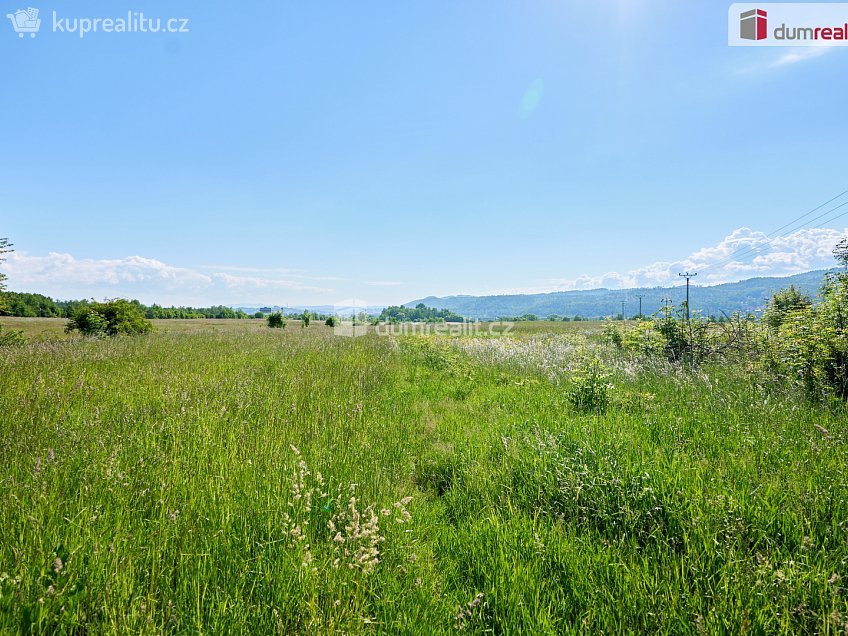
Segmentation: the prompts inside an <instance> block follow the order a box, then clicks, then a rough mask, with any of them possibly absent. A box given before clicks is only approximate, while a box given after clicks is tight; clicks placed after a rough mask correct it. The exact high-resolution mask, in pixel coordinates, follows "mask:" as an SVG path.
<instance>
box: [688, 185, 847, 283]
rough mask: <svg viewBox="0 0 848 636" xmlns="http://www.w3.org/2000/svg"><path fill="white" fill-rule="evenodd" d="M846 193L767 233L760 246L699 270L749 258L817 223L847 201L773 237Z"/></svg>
mask: <svg viewBox="0 0 848 636" xmlns="http://www.w3.org/2000/svg"><path fill="white" fill-rule="evenodd" d="M846 193H848V190H845V191H843V192H841V193H839V194H838V195H836V196H835V197H833V198H832V199H829V200H828V201H825V202H824V203H822V204H821V205H818V206H816V207H815V208H813V209H812V210H810V211H809V212H806V213H804V214H802V215H801V216H799V217H798V218H797V219H795V220H793V221H790V222H789V223H786V224H784V225H782V226H780V227H779V228H777V229H776V230H772V231H771V232H769V233H768V234H766V241H765V243H761V244H759V245H754V246H750V245H749V246H746V247H740V248H739V249H737V250H735V251H733V252H731V253H730V254H729V255H727V256H726V257H724V258H723V259H721V260H719V261H717V262H715V263H710V264H709V265H705V266H704V267H703V268H701V269H702V271H704V270H709V269H714V268H716V267H721V266H722V265H726V264H727V263H730V262H732V261H733V260H735V259H738V258H744V257H745V256H750V255H751V254H753V253H755V252H757V251H758V250H760V249H762V248H764V247H767V246H769V245H772V244H773V243H774V242H775V241H776V240H777V239H779V238H784V237H786V236H788V235H789V234H791V233H793V232H797V231H798V230H800V229H802V228H804V227H805V226H807V225H809V224H810V223H812V222H814V221H817V220H819V219H821V218H823V217H825V216H827V215H828V214H830V213H831V212H834V211H836V210H838V209H839V208H841V207H843V206H846V205H848V201H845V202H843V203H840V204H839V205H837V206H835V207H833V208H831V209H830V210H828V211H827V212H823V213H822V214H819V215H818V216H815V217H813V218H812V219H809V220H807V221H805V222H804V223H802V224H801V225H799V226H798V227H795V228H792V229H790V230H788V231H787V232H784V233H783V234H780V235H778V236H774V235H775V234H777V233H778V232H780V231H781V230H783V229H785V228H788V227H790V226H793V225H795V224H796V223H797V222H798V221H800V220H801V219H803V218H805V217H807V216H809V215H810V214H813V213H814V212H817V211H818V210H820V209H822V208H823V207H824V206H826V205H828V204H829V203H833V202H834V201H836V200H837V199H839V198H840V197H842V196H843V195H845V194H846ZM842 216H844V215H843V214H840V215H838V216H835V217H833V218H832V219H828V220H826V221H824V222H823V223H822V224H821V225H819V226H816V228H812V229H817V228H819V227H822V226H823V225H827V224H828V223H831V222H833V221H835V220H836V219H838V218H840V217H842ZM769 237H773V238H769Z"/></svg>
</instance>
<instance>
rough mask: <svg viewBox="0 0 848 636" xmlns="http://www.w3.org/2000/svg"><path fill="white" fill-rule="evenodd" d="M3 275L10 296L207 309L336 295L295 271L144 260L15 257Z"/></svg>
mask: <svg viewBox="0 0 848 636" xmlns="http://www.w3.org/2000/svg"><path fill="white" fill-rule="evenodd" d="M245 270H246V271H250V270H249V268H245ZM0 271H2V272H3V273H4V274H6V275H7V276H8V277H9V280H8V285H9V288H10V289H12V290H20V291H31V292H38V293H42V294H47V295H49V296H53V297H54V298H59V299H68V298H111V297H118V296H124V297H130V298H138V299H139V300H141V301H142V302H146V303H153V302H156V303H160V304H177V305H188V304H193V305H209V304H220V303H237V302H257V303H263V302H264V303H268V302H280V301H283V300H285V298H280V296H281V295H283V294H285V293H286V292H289V293H291V292H297V293H300V294H309V295H317V296H323V295H326V294H332V293H333V290H332V289H327V288H324V287H317V286H313V285H309V284H305V283H304V279H305V278H307V276H306V275H302V274H292V273H291V272H293V271H297V270H286V269H282V268H280V269H278V270H268V271H267V273H268V276H239V275H234V274H229V273H226V272H220V271H218V272H213V273H209V274H206V273H203V272H200V271H197V270H195V269H190V268H187V267H176V266H173V265H168V264H167V263H163V262H162V261H159V260H157V259H154V258H146V257H143V256H128V257H126V258H118V259H78V258H75V257H74V256H72V255H71V254H65V253H60V252H51V253H49V254H47V255H46V256H35V255H30V254H28V253H26V252H12V253H10V254H8V255H7V260H6V262H5V263H2V264H0ZM257 271H262V270H257ZM275 274H276V275H275Z"/></svg>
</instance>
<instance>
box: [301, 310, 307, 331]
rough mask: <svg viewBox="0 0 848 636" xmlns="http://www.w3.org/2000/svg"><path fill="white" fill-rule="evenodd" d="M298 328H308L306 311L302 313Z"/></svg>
mask: <svg viewBox="0 0 848 636" xmlns="http://www.w3.org/2000/svg"><path fill="white" fill-rule="evenodd" d="M300 326H301V327H308V326H309V312H308V311H304V312H303V317H302V318H301V320H300Z"/></svg>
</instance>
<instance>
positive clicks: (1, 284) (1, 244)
mask: <svg viewBox="0 0 848 636" xmlns="http://www.w3.org/2000/svg"><path fill="white" fill-rule="evenodd" d="M11 247H12V244H11V243H9V239H7V238H0V263H2V262H3V261H5V260H6V258H5V257H4V256H3V254H8V253H9V252H13V251H14V250H12V249H11ZM5 291H6V274H4V273H3V272H0V314H2V313H4V311H5V310H6V295H5V293H4V292H5Z"/></svg>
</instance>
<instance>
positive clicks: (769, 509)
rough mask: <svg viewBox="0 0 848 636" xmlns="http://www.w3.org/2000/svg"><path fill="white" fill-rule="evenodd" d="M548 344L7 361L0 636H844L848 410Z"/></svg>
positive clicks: (54, 354) (272, 345)
mask: <svg viewBox="0 0 848 636" xmlns="http://www.w3.org/2000/svg"><path fill="white" fill-rule="evenodd" d="M3 324H4V326H6V325H7V324H8V319H4V321H3ZM19 324H20V323H19ZM61 324H63V323H61V322H60V323H59V329H58V331H59V332H61ZM540 324H544V323H539V324H531V325H530V326H525V325H520V326H519V328H518V329H517V330H516V332H515V333H514V335H513V337H511V338H509V339H500V338H463V339H459V340H456V341H454V340H450V339H447V338H439V337H432V336H409V337H400V338H396V339H391V338H381V337H377V336H375V335H369V336H366V337H363V338H357V339H346V338H339V337H333V335H332V330H331V329H329V328H325V327H324V326H322V325H313V326H312V327H310V328H309V329H300V328H299V327H298V328H296V329H295V328H292V324H291V323H290V324H289V326H288V327H287V328H286V329H284V330H282V331H277V330H270V329H266V328H264V327H262V325H261V323H260V322H258V321H256V322H254V321H162V322H161V324H160V325H157V326H159V327H160V328H159V329H158V330H157V332H155V333H154V334H152V335H150V336H146V337H139V338H121V339H115V340H81V339H74V340H68V341H45V342H34V343H32V344H28V345H26V346H24V347H18V348H8V349H5V350H2V351H0V448H2V449H3V459H4V462H3V466H2V468H0V501H2V502H3V505H2V508H0V579H2V582H0V594H1V595H2V596H0V631H9V632H18V631H20V632H33V633H45V632H51V633H52V632H60V633H62V632H80V633H81V632H93V633H158V632H173V633H184V632H203V633H363V632H373V633H420V634H432V633H452V632H454V631H456V630H457V629H462V630H464V631H466V632H468V633H501V634H522V633H526V634H538V633H550V634H561V633H632V632H649V631H650V632H659V633H699V632H704V633H734V634H735V633H787V634H788V633H799V632H801V633H804V632H806V633H843V632H844V631H845V629H846V626H848V623H846V621H848V595H846V591H845V588H844V587H843V586H844V585H845V582H846V580H848V578H846V577H848V567H846V563H848V549H847V548H848V537H846V527H845V525H846V523H848V475H846V471H847V470H848V469H847V468H846V466H848V448H846V435H848V426H846V418H845V413H844V412H839V413H835V412H832V411H826V410H823V409H821V408H819V407H816V406H812V405H809V404H807V403H805V402H803V401H802V400H801V399H800V398H797V397H795V396H793V395H788V394H782V393H779V392H777V391H776V390H774V389H771V388H769V387H768V386H767V385H760V383H758V382H757V381H756V378H755V377H753V376H752V375H751V374H750V373H748V372H747V370H746V369H745V368H744V367H743V366H742V365H738V366H727V365H726V366H715V367H705V368H701V369H699V370H697V371H696V372H688V371H683V370H680V369H676V368H674V367H670V366H668V365H666V364H661V363H647V364H644V363H634V362H633V361H629V360H620V359H617V358H616V357H615V356H614V355H613V354H612V352H610V351H608V350H607V349H606V348H605V347H604V346H603V345H602V344H600V343H599V342H598V341H597V340H596V338H595V333H596V331H597V325H595V326H594V328H593V327H591V326H585V327H584V326H582V325H581V328H580V329H570V330H565V329H559V330H558V332H557V333H554V332H552V331H551V330H549V331H547V332H546V331H545V330H544V329H542V328H541V327H540V326H539V325H540ZM566 324H570V323H566ZM578 324H579V323H578ZM28 327H29V329H30V330H31V331H29V333H31V334H37V333H38V332H39V330H41V329H45V331H41V333H42V334H45V335H47V332H46V327H45V328H42V327H41V326H40V325H28ZM557 327H559V325H557ZM594 359H600V360H601V363H602V365H603V368H604V369H606V370H607V371H608V372H609V373H610V378H609V381H610V382H611V384H612V387H611V388H610V389H608V391H609V396H608V397H609V404H608V406H607V408H606V410H605V411H604V412H602V413H600V412H592V411H591V409H589V410H583V411H581V410H577V409H576V408H575V407H574V406H573V401H572V400H570V399H569V396H570V395H571V394H572V390H573V385H574V383H575V382H576V381H577V378H581V377H584V376H583V375H581V370H582V369H584V368H586V366H587V365H588V364H589V363H590V361H591V360H594ZM816 425H818V426H820V427H823V428H824V429H827V431H828V433H827V434H825V433H823V432H822V431H821V430H820V429H818V428H816ZM292 447H295V448H296V449H298V452H299V453H301V454H302V455H298V454H297V453H296V452H295V451H294V450H293V449H292ZM301 457H302V459H301ZM319 472H320V473H321V475H322V480H323V482H324V483H323V485H322V483H321V482H319V480H318V477H317V473H319ZM351 497H354V498H355V501H354V503H353V508H351ZM407 497H412V499H411V501H409V502H408V503H406V504H404V503H403V502H404V501H407V500H406V499H405V498H407ZM307 500H308V502H309V503H307ZM395 504H398V505H395ZM371 506H373V507H371ZM405 510H408V515H409V517H410V518H409V519H407V516H406V513H405V512H404V511H405ZM354 511H355V512H354ZM384 511H385V512H386V513H388V514H384ZM372 516H373V517H374V518H376V522H374V521H373V519H372ZM331 521H333V522H334V524H335V530H333V529H331V528H330V527H328V526H329V523H330V522H331ZM369 521H371V522H372V523H371V524H370V525H369V523H368V522H369ZM336 532H338V533H339V536H338V537H337V536H336ZM300 537H303V538H302V539H301V538H300ZM334 538H337V539H344V542H341V541H338V540H334ZM307 546H308V547H307ZM372 549H376V550H377V552H378V554H376V555H375V554H374V553H373V552H372V551H371V550H372ZM345 550H347V552H348V553H347V554H345ZM336 559H338V562H337V563H336ZM334 564H336V565H337V567H334ZM479 594H482V597H479V596H478V595H479ZM475 599H476V600H475ZM460 607H461V608H462V610H460V609H459V608H460Z"/></svg>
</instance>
